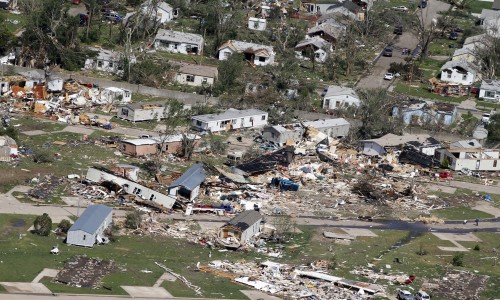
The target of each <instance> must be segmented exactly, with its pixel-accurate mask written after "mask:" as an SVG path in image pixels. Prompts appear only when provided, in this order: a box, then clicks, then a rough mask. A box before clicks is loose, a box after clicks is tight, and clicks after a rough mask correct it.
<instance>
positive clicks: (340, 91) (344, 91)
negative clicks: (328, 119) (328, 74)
mask: <svg viewBox="0 0 500 300" xmlns="http://www.w3.org/2000/svg"><path fill="white" fill-rule="evenodd" d="M360 104H361V101H360V100H359V96H358V94H357V93H356V92H355V91H354V90H353V89H352V88H349V87H343V86H338V85H330V86H329V87H328V89H327V90H326V92H325V95H324V96H323V108H326V109H336V108H339V107H345V106H351V105H354V106H359V105H360Z"/></svg>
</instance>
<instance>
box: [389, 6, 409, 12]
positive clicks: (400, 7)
mask: <svg viewBox="0 0 500 300" xmlns="http://www.w3.org/2000/svg"><path fill="white" fill-rule="evenodd" d="M392 9H394V10H399V11H408V7H406V6H394V7H393V8H392Z"/></svg>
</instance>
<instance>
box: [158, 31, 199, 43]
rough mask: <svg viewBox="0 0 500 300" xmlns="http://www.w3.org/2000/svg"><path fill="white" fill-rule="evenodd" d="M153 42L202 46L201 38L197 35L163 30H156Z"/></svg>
mask: <svg viewBox="0 0 500 300" xmlns="http://www.w3.org/2000/svg"><path fill="white" fill-rule="evenodd" d="M155 40H160V41H169V42H177V43H186V44H196V45H202V44H203V37H202V36H201V35H199V34H195V33H187V32H180V31H172V30H165V29H159V30H158V33H157V34H156V37H155Z"/></svg>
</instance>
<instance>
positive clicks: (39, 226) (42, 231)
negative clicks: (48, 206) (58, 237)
mask: <svg viewBox="0 0 500 300" xmlns="http://www.w3.org/2000/svg"><path fill="white" fill-rule="evenodd" d="M33 227H34V228H35V232H36V233H38V234H39V235H42V236H48V235H49V233H50V231H51V230H52V219H51V218H50V217H49V215H48V214H46V213H44V214H43V215H41V216H38V217H36V219H35V222H33Z"/></svg>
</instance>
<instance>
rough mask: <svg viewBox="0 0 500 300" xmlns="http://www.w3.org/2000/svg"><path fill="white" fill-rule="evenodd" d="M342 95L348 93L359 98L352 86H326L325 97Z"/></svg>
mask: <svg viewBox="0 0 500 300" xmlns="http://www.w3.org/2000/svg"><path fill="white" fill-rule="evenodd" d="M344 95H350V96H352V97H354V98H357V99H359V96H358V94H356V92H355V91H354V90H353V89H352V88H349V87H343V86H338V85H330V86H329V87H328V90H327V91H326V94H325V98H329V97H333V96H344Z"/></svg>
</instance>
